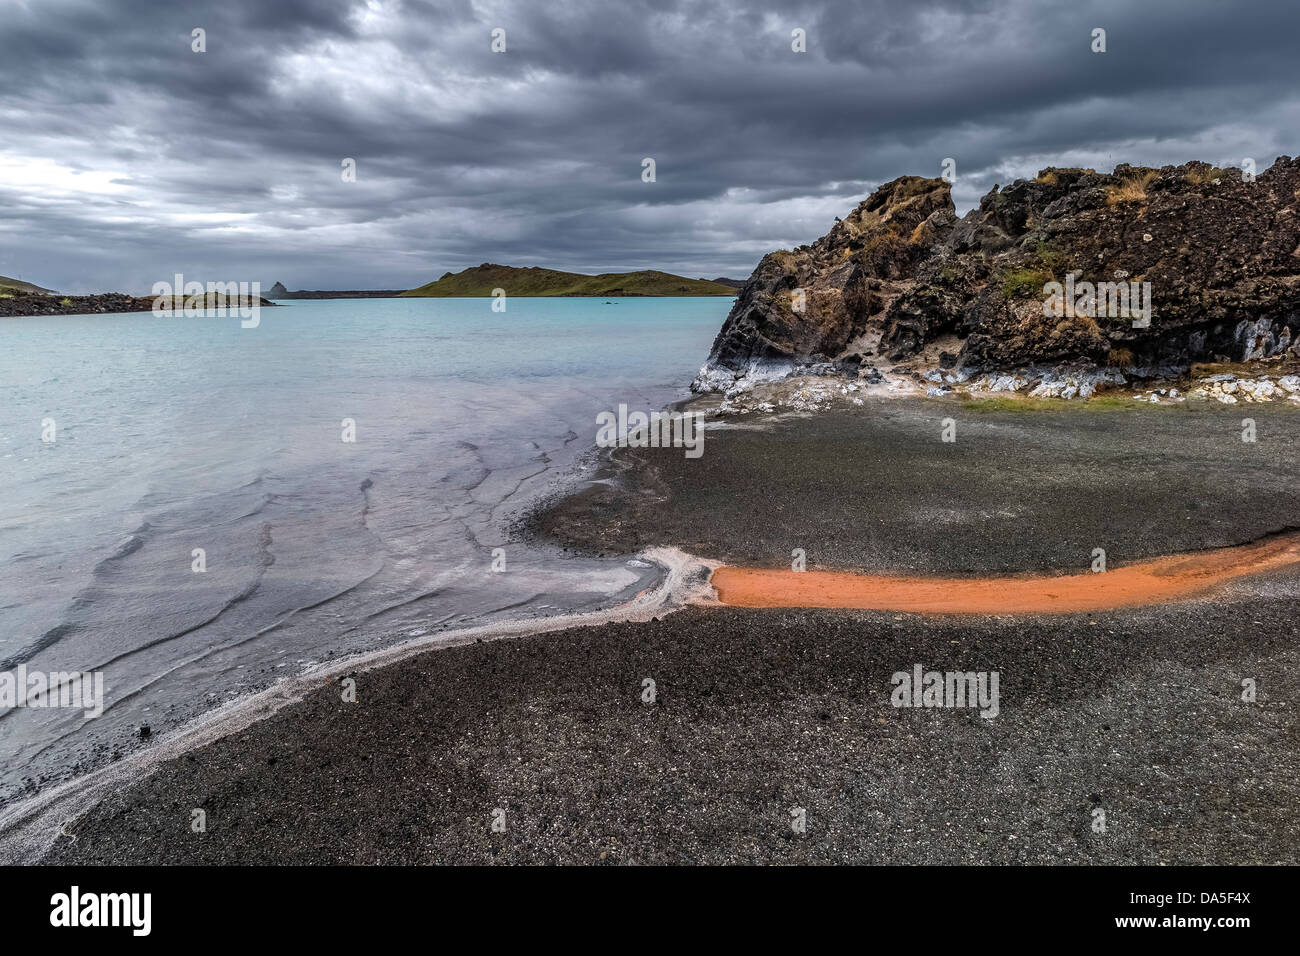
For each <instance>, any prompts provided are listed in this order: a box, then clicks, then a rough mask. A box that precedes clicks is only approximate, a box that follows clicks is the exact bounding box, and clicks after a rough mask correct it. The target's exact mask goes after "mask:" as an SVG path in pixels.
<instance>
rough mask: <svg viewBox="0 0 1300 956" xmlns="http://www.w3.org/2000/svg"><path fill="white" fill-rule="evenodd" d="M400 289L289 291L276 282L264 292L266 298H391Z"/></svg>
mask: <svg viewBox="0 0 1300 956" xmlns="http://www.w3.org/2000/svg"><path fill="white" fill-rule="evenodd" d="M403 291H404V290H402V289H336V290H326V289H320V290H309V289H299V290H298V291H297V292H290V291H289V290H288V289H286V288H285V287H284V283H283V282H277V283H275V284H274V285H273V286H271V290H270V291H269V292H267V293H266V297H267V298H268V299H393V298H396V297H397V296H399V295H401V294H402V293H403Z"/></svg>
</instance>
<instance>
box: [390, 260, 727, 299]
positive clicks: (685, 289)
mask: <svg viewBox="0 0 1300 956" xmlns="http://www.w3.org/2000/svg"><path fill="white" fill-rule="evenodd" d="M493 289H505V291H506V295H509V296H537V295H587V296H610V297H613V296H621V295H729V296H734V295H735V294H736V290H735V289H733V288H731V287H730V286H725V285H720V284H719V283H717V282H709V281H708V280H707V279H687V278H685V277H684V276H675V275H671V274H669V273H667V272H656V271H654V270H653V269H647V270H643V271H641V272H606V273H603V274H601V275H598V276H589V275H583V274H582V273H579V272H557V271H556V270H554V269H539V268H538V267H536V266H531V267H529V268H527V269H518V268H515V267H514V266H498V265H493V264H492V263H490V262H485V263H483V265H481V266H474V267H472V268H470V269H466V270H465V271H464V272H457V273H455V274H454V275H453V274H452V273H450V272H448V273H447V274H446V275H444V276H443V277H442V278H441V279H439V280H438V281H437V282H430V283H429V284H428V285H422V286H420V287H419V288H418V289H411V290H410V291H409V292H403V293H402V295H404V296H434V297H451V296H465V297H472V296H480V297H488V296H491V295H492V290H493Z"/></svg>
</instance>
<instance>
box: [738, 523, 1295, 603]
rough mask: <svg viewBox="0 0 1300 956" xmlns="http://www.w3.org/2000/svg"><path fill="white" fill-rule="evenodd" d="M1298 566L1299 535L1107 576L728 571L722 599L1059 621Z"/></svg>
mask: <svg viewBox="0 0 1300 956" xmlns="http://www.w3.org/2000/svg"><path fill="white" fill-rule="evenodd" d="M1297 562H1300V534H1296V533H1291V534H1286V535H1275V536H1272V537H1268V538H1265V539H1263V540H1261V541H1257V542H1254V543H1252V544H1245V545H1240V546H1238V547H1233V548H1219V549H1217V550H1214V551H1199V552H1196V553H1194V554H1175V555H1169V556H1166V557H1163V558H1154V559H1152V560H1150V561H1141V562H1138V563H1136V564H1129V565H1124V566H1122V567H1117V568H1112V569H1110V570H1108V571H1103V572H1092V571H1085V572H1082V573H1079V574H1063V575H1016V576H1013V577H997V578H977V577H968V578H923V577H886V576H880V575H874V574H853V573H849V572H840V571H789V570H764V569H760V568H737V567H730V566H726V565H724V566H723V567H720V568H718V569H717V570H716V571H714V572H713V578H712V581H713V587H714V589H715V590H716V591H717V592H718V600H719V601H721V602H722V603H723V604H729V605H732V606H735V607H827V608H861V609H868V610H876V611H912V612H915V613H920V614H1061V613H1066V612H1070V611H1101V610H1105V609H1108V608H1117V607H1139V606H1142V605H1150V604H1163V603H1165V602H1168V601H1179V600H1185V599H1188V598H1192V597H1196V596H1198V595H1202V594H1205V593H1207V592H1209V591H1212V590H1213V589H1214V588H1215V587H1217V586H1218V585H1220V584H1223V583H1224V582H1226V581H1231V580H1233V579H1234V578H1240V577H1244V576H1245V575H1248V574H1254V573H1256V572H1260V571H1269V570H1272V569H1274V568H1281V567H1285V566H1286V565H1290V564H1295V563H1297Z"/></svg>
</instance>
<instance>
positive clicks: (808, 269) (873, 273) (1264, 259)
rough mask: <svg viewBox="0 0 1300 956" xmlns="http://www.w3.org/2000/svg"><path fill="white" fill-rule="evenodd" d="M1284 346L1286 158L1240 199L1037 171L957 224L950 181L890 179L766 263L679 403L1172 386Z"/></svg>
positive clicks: (1290, 276)
mask: <svg viewBox="0 0 1300 956" xmlns="http://www.w3.org/2000/svg"><path fill="white" fill-rule="evenodd" d="M1052 283H1059V286H1053V285H1052ZM1058 288H1059V289H1060V290H1061V293H1060V294H1057V293H1056V290H1057V289H1058ZM1066 293H1068V295H1066ZM1130 293H1131V297H1130ZM1121 296H1123V298H1121ZM1148 296H1149V299H1148ZM1053 301H1055V302H1056V310H1055V311H1053V310H1051V309H1045V303H1047V304H1048V305H1049V306H1050V304H1051V303H1052V302H1053ZM1144 304H1145V305H1149V307H1150V308H1149V312H1148V311H1146V310H1145V309H1144V308H1143V306H1144ZM1045 312H1048V313H1049V314H1045ZM1293 347H1297V348H1300V159H1298V160H1292V159H1290V158H1289V157H1282V158H1280V159H1278V160H1277V161H1276V162H1275V163H1274V165H1273V166H1272V167H1271V168H1270V169H1268V170H1267V171H1266V172H1264V173H1262V174H1260V175H1259V176H1258V177H1257V178H1256V179H1254V181H1246V180H1245V178H1243V175H1242V172H1241V170H1237V169H1215V168H1212V167H1210V166H1208V165H1207V164H1205V163H1188V164H1186V165H1184V166H1176V167H1175V166H1168V167H1165V168H1163V169H1159V170H1156V169H1140V168H1134V167H1129V166H1119V167H1117V168H1116V169H1115V171H1114V172H1113V173H1110V174H1105V173H1097V172H1094V171H1093V170H1081V169H1046V170H1043V172H1041V173H1040V174H1039V175H1038V177H1037V178H1036V179H1034V180H1029V181H1025V180H1020V181H1017V182H1016V183H1014V184H1012V185H1010V186H1007V187H1005V188H1002V189H999V188H997V187H994V189H993V190H992V191H990V192H989V194H988V195H986V196H985V197H984V198H983V199H982V200H981V202H980V205H979V207H978V208H977V209H973V210H971V211H970V212H969V213H967V214H966V215H965V216H964V217H962V218H961V219H958V218H957V217H956V215H955V212H954V207H953V203H952V199H951V197H950V195H949V187H948V183H947V182H945V181H944V180H942V179H923V178H919V177H915V176H905V177H902V178H900V179H896V180H894V181H893V182H891V183H887V184H885V185H884V186H882V187H880V189H878V190H877V191H876V192H875V193H874V194H873V195H872V196H871V197H870V198H869V199H867V200H866V201H865V202H863V203H862V204H861V205H859V206H858V207H857V208H856V209H855V210H853V212H852V213H851V214H850V215H849V216H848V217H847V218H845V219H844V220H843V221H842V222H837V223H836V224H835V226H834V228H832V229H831V231H830V232H829V233H827V234H826V235H825V236H824V237H822V238H821V239H818V240H817V241H816V242H814V243H812V244H811V245H808V246H801V247H799V248H798V249H795V250H793V251H781V252H773V253H770V254H768V255H767V256H764V257H763V260H762V262H760V263H759V265H758V268H757V269H756V270H755V271H754V274H753V275H752V276H751V277H750V279H749V281H748V282H747V283H746V284H745V286H744V288H743V289H742V290H741V292H740V296H739V298H738V299H737V301H736V304H735V306H734V308H733V309H732V311H731V313H730V315H729V316H728V317H727V320H726V322H725V324H724V325H723V327H722V331H721V332H720V333H719V334H718V337H717V339H716V341H715V342H714V345H713V350H712V352H711V354H710V356H709V362H708V364H707V365H706V366H705V367H704V368H703V369H701V372H700V375H699V377H698V378H697V379H696V381H695V383H694V385H693V386H692V387H693V388H694V389H695V390H696V391H714V390H721V391H726V390H728V389H733V388H735V387H737V385H739V386H741V387H743V386H744V385H745V384H747V383H749V382H756V381H760V380H763V379H765V378H777V377H782V376H784V375H786V374H789V372H790V371H791V370H793V369H797V368H800V367H802V366H810V367H811V368H812V370H814V371H817V370H838V371H845V372H849V373H858V372H861V373H862V374H864V375H872V374H874V372H873V369H882V368H890V367H894V366H896V365H900V364H901V365H902V367H904V368H908V369H911V368H920V367H924V366H926V365H931V366H937V367H943V368H945V369H956V370H965V371H966V372H968V373H970V372H974V371H977V370H978V371H993V370H1011V369H1015V368H1018V367H1024V366H1042V365H1052V364H1056V365H1060V364H1063V363H1064V364H1072V365H1076V366H1089V365H1092V366H1099V367H1100V366H1111V367H1116V368H1120V369H1124V368H1129V369H1143V368H1145V369H1151V368H1157V369H1164V368H1168V369H1171V370H1177V369H1179V368H1186V366H1187V365H1188V364H1190V363H1191V362H1195V361H1202V360H1216V359H1217V360H1219V361H1224V360H1233V361H1241V360H1249V359H1255V358H1264V357H1268V356H1275V355H1279V354H1281V353H1282V352H1285V351H1287V350H1288V349H1292V348H1293Z"/></svg>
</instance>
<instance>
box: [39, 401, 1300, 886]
mask: <svg viewBox="0 0 1300 956" xmlns="http://www.w3.org/2000/svg"><path fill="white" fill-rule="evenodd" d="M1247 414H1250V415H1251V416H1252V417H1255V418H1256V420H1257V427H1258V431H1259V442H1258V443H1256V444H1255V445H1246V444H1243V443H1242V442H1241V441H1240V419H1241V418H1242V417H1245V416H1246V415H1247ZM943 417H953V418H955V419H956V421H957V429H958V441H957V442H956V443H955V444H944V443H941V442H940V441H939V437H938V434H939V428H940V419H941V418H943ZM1297 420H1298V419H1297V418H1296V416H1295V413H1294V412H1291V411H1290V410H1286V409H1273V408H1269V407H1261V408H1252V409H1250V410H1249V412H1243V411H1242V410H1240V409H1223V410H1221V409H1218V408H1214V409H1204V408H1201V409H1197V408H1190V407H1187V408H1173V409H1130V410H1125V409H1096V410H1093V409H1087V408H1079V409H1068V410H1064V411H1045V412H1005V411H995V412H974V411H971V410H967V409H963V408H962V407H961V406H959V405H955V404H951V405H950V404H948V403H941V402H940V403H936V402H907V403H904V402H895V403H891V404H889V405H887V406H880V407H875V406H873V407H869V408H867V409H866V410H865V411H864V410H858V412H857V413H855V414H851V415H850V414H838V413H836V414H826V415H822V416H820V417H817V418H805V419H799V420H791V421H787V422H785V423H783V424H780V425H778V426H776V427H774V428H771V429H767V430H723V431H718V432H710V433H709V436H708V439H707V440H706V446H705V455H704V457H703V458H701V459H698V460H687V459H684V458H683V457H682V456H681V452H680V450H678V451H676V452H675V453H674V452H670V451H656V452H653V453H649V454H644V455H643V454H640V453H638V454H637V455H636V456H635V458H633V457H632V456H625V458H624V460H622V461H621V462H618V463H617V464H618V467H617V468H615V469H614V470H612V471H611V473H610V474H611V475H612V476H614V477H613V478H612V483H611V484H603V485H598V486H596V489H595V490H594V491H591V492H587V493H584V494H582V495H579V496H576V497H575V498H571V499H568V500H567V501H565V502H563V503H561V504H560V505H559V506H558V507H557V508H555V509H553V510H552V511H550V512H548V513H546V514H544V515H542V516H541V517H540V519H539V526H540V527H541V528H542V529H543V530H544V531H547V532H549V533H552V534H555V535H557V536H558V537H560V538H562V539H563V540H566V541H567V542H568V543H569V545H570V546H572V547H587V548H594V549H599V550H605V551H607V552H626V553H630V552H631V551H635V550H637V549H638V548H639V547H641V546H644V545H647V544H651V543H672V544H678V545H679V546H681V547H683V548H685V549H686V550H688V551H694V552H696V553H699V554H703V555H707V556H710V557H719V558H726V559H729V560H736V561H741V560H743V561H747V562H752V563H765V564H770V565H772V566H778V565H780V564H782V563H785V562H788V560H789V552H790V550H791V548H793V547H804V548H806V549H807V551H808V557H809V563H810V566H826V567H860V568H867V569H873V570H874V569H886V568H892V569H898V570H906V571H945V572H952V571H969V572H981V571H993V570H1028V569H1034V570H1045V569H1050V568H1060V569H1076V568H1078V567H1079V566H1084V567H1086V566H1087V564H1088V563H1089V561H1090V560H1091V557H1090V553H1091V549H1092V548H1094V547H1104V548H1106V549H1107V552H1108V557H1109V560H1111V561H1113V562H1119V561H1124V560H1132V559H1137V558H1140V557H1148V556H1151V555H1155V554H1160V553H1168V552H1171V551H1183V550H1190V549H1194V548H1201V547H1211V546H1218V545H1227V544H1236V543H1241V542H1243V541H1246V540H1250V539H1252V538H1254V537H1257V536H1258V535H1260V534H1262V533H1265V532H1267V531H1272V530H1277V529H1279V528H1281V527H1285V526H1289V525H1300V504H1297V501H1296V496H1295V482H1294V478H1295V475H1296V474H1297V461H1296V451H1295V449H1294V446H1293V443H1292V442H1291V440H1290V434H1291V432H1292V430H1293V427H1294V423H1295V422H1296V421H1297ZM1297 597H1300V573H1298V572H1296V571H1295V570H1287V571H1282V572H1276V573H1273V574H1270V575H1265V576H1261V577H1258V578H1255V579H1252V580H1249V581H1245V582H1238V583H1237V584H1236V585H1234V586H1233V587H1232V588H1231V589H1229V590H1227V591H1224V592H1223V593H1221V594H1218V595H1216V596H1215V597H1213V598H1212V599H1207V600H1202V601H1199V602H1196V603H1191V604H1181V605H1170V606H1166V607H1158V608H1146V609H1139V610H1128V611H1117V612H1107V613H1104V614H1093V615H1067V616H1059V617H971V618H923V617H918V616H914V615H896V614H887V613H876V612H857V611H840V612H831V611H815V612H814V611H799V610H792V611H748V610H739V609H723V608H708V609H705V608H700V609H691V610H688V611H684V612H680V613H678V614H674V615H670V616H668V617H666V618H664V619H662V620H658V621H654V622H650V623H645V624H615V625H605V626H600V627H591V628H581V629H575V630H571V631H565V632H560V633H556V634H551V635H544V636H536V637H530V638H523V639H519V640H512V641H499V642H492V643H484V644H474V645H469V646H465V647H459V648H449V649H445V650H440V651H433V652H430V653H427V654H423V655H420V656H418V657H415V658H412V659H410V660H407V661H405V662H402V663H400V664H396V665H393V666H390V667H387V668H383V669H380V670H376V671H370V672H362V673H360V674H358V675H357V677H356V680H357V702H356V703H345V702H343V700H342V699H341V697H342V695H341V693H340V689H339V687H337V686H335V685H330V686H323V687H322V688H321V690H320V691H318V692H316V693H314V694H312V695H310V696H308V697H307V698H306V699H304V700H303V701H302V702H300V703H298V704H295V705H293V706H290V707H288V708H285V709H284V710H282V711H281V712H280V713H278V714H277V715H276V716H274V717H273V718H271V719H269V720H266V721H263V722H261V723H258V724H254V725H253V726H251V727H249V728H247V729H246V730H244V731H242V732H240V733H238V734H236V735H233V736H230V737H227V738H224V739H222V740H220V741H217V742H216V743H213V744H210V745H209V746H207V747H205V748H203V749H201V750H197V751H195V752H193V753H191V754H188V755H186V756H185V757H182V758H180V759H178V760H175V761H172V762H170V763H166V764H163V765H161V766H160V767H159V768H158V769H157V770H156V771H155V772H154V773H153V774H152V775H150V776H148V777H146V778H144V779H142V780H141V781H139V782H138V783H136V784H135V785H134V786H133V787H131V788H130V789H128V790H126V791H123V792H121V793H118V794H116V795H114V796H112V797H110V798H109V799H107V800H106V801H104V802H103V803H101V804H100V805H99V806H98V807H96V808H95V809H93V810H91V811H90V812H89V813H87V814H86V815H85V816H83V817H82V818H81V819H80V820H78V821H77V822H76V823H75V824H73V825H71V826H70V827H69V828H68V836H65V837H64V838H62V839H61V840H60V841H59V843H58V845H57V846H56V848H55V849H54V851H53V852H52V853H51V854H50V856H49V857H48V862H64V863H137V862H138V863H180V862H197V863H264V862H272V863H275V862H280V863H600V862H604V863H607V864H608V863H733V862H745V863H772V862H779V863H802V862H869V863H968V862H982V863H1056V862H1067V863H1300V824H1298V823H1297V814H1296V809H1297V808H1298V807H1300V716H1298V711H1300V700H1298V699H1297V698H1298V697H1300V685H1297V683H1296V681H1295V679H1294V675H1295V673H1296V671H1297V665H1298V664H1300V641H1297V631H1298V630H1300V619H1298V616H1297V614H1296V607H1297V605H1296V600H1297ZM915 664H921V665H922V666H923V667H924V668H925V669H927V670H929V669H935V670H962V671H996V672H998V674H999V677H1000V690H1001V697H1000V712H999V713H998V715H997V716H996V717H993V718H991V719H986V718H984V717H981V716H979V714H978V713H977V711H975V710H972V709H962V708H953V709H946V708H939V709H924V708H921V709H911V708H896V707H893V706H891V703H890V692H891V689H892V687H891V675H892V674H893V673H894V672H897V671H910V670H911V669H912V667H913V665H915ZM647 678H648V679H651V680H653V681H654V682H655V683H654V689H655V692H656V697H655V700H654V702H653V703H647V702H646V701H645V700H644V699H643V693H644V691H643V686H644V684H643V682H644V681H645V680H646V679H647ZM1244 680H1251V681H1253V682H1254V686H1255V687H1256V694H1257V696H1256V699H1255V700H1254V701H1253V702H1248V701H1243V699H1242V693H1243V690H1242V682H1243V681H1244ZM497 808H501V809H504V811H505V814H504V820H505V828H504V832H493V828H492V824H493V813H494V810H496V809H497ZM795 808H802V809H803V810H804V811H805V814H806V817H805V818H806V829H805V832H803V833H796V832H795V831H794V829H793V828H792V826H791V820H792V811H793V810H795ZM194 809H203V810H204V811H205V813H206V815H207V830H206V832H204V833H194V832H192V830H191V820H192V811H193V810H194ZM1101 814H1104V818H1105V830H1104V832H1097V830H1095V829H1094V828H1095V826H1096V825H1097V823H1098V822H1099V821H1100V819H1101Z"/></svg>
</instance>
